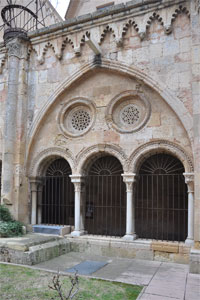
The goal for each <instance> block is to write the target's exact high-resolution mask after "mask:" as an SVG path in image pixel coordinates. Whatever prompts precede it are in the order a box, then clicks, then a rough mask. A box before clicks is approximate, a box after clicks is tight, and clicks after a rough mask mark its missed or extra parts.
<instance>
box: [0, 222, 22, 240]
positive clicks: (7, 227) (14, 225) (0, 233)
mask: <svg viewBox="0 0 200 300" xmlns="http://www.w3.org/2000/svg"><path fill="white" fill-rule="evenodd" d="M22 234H23V224H22V223H21V222H18V221H12V222H2V221H0V237H13V236H20V235H22Z"/></svg>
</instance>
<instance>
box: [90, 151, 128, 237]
mask: <svg viewBox="0 0 200 300" xmlns="http://www.w3.org/2000/svg"><path fill="white" fill-rule="evenodd" d="M122 173H123V169H122V166H121V164H120V162H119V161H118V159H116V158H115V157H112V156H104V157H101V158H98V159H97V160H96V161H95V162H93V164H92V166H91V167H90V169H89V172H88V176H87V178H86V199H85V201H86V205H85V229H86V231H87V232H88V233H89V234H97V235H107V236H123V235H125V231H126V189H125V184H124V182H123V178H122V176H121V174H122Z"/></svg>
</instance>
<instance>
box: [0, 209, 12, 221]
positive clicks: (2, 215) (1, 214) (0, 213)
mask: <svg viewBox="0 0 200 300" xmlns="http://www.w3.org/2000/svg"><path fill="white" fill-rule="evenodd" d="M0 221H3V222H12V221H13V217H12V216H11V213H10V211H9V209H8V208H7V207H6V206H5V205H0Z"/></svg>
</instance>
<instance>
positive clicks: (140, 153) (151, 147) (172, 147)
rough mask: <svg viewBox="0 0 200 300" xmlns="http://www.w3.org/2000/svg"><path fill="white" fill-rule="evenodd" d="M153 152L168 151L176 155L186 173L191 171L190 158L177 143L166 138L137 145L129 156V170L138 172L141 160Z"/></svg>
mask: <svg viewBox="0 0 200 300" xmlns="http://www.w3.org/2000/svg"><path fill="white" fill-rule="evenodd" d="M155 153H168V154H171V155H173V156H175V157H177V158H178V159H179V160H180V161H181V162H182V164H183V166H184V168H185V172H186V173H191V172H193V170H194V168H193V162H192V158H191V157H190V155H189V154H188V153H186V152H185V151H184V150H183V149H182V148H181V147H180V146H179V145H177V144H175V143H172V142H169V141H167V140H157V141H153V142H149V143H146V144H144V145H142V146H140V147H138V148H137V149H136V150H135V151H134V152H133V153H132V154H131V156H130V157H129V172H132V173H138V170H139V168H140V166H141V164H142V163H143V161H144V160H145V159H146V158H148V157H149V156H151V155H153V154H155Z"/></svg>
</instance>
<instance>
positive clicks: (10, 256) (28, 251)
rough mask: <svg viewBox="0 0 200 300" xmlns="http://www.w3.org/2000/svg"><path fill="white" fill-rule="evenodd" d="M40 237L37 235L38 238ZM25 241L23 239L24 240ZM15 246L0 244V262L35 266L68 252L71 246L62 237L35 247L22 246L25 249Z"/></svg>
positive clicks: (19, 245) (18, 245)
mask: <svg viewBox="0 0 200 300" xmlns="http://www.w3.org/2000/svg"><path fill="white" fill-rule="evenodd" d="M41 236H42V235H38V238H40V237H41ZM24 239H25V238H24ZM21 246H22V245H21V244H20V243H19V244H17V243H16V242H15V244H14V245H13V244H9V243H7V244H5V243H4V244H2V245H0V261H2V262H10V263H15V264H22V265H35V264H38V263H41V262H44V261H47V260H50V259H52V258H55V257H57V256H60V255H63V254H66V253H68V252H70V250H71V245H70V242H69V240H68V239H66V238H62V237H56V238H55V239H54V240H50V241H49V242H47V241H45V242H44V243H43V242H42V241H41V242H40V243H37V244H35V245H32V246H29V244H26V245H25V244H24V246H26V247H21Z"/></svg>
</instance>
